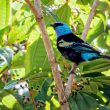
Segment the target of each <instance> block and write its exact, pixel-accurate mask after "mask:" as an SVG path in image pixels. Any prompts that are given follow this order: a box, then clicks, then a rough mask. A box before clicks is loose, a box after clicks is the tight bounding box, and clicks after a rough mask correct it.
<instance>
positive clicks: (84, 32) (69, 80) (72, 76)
mask: <svg viewBox="0 0 110 110" xmlns="http://www.w3.org/2000/svg"><path fill="white" fill-rule="evenodd" d="M98 4H99V0H94V3H93V5H92V8H91V11H90V14H89V17H88V20H87V23H86V25H85V28H84V31H83V33H82V39H83V40H85V39H86V35H87V33H88V30H89V27H90V24H91V22H92V19H93V17H94V15H95V12H96V8H97V6H98ZM76 68H77V65H76V64H75V63H74V64H73V74H70V76H69V78H68V82H67V86H66V89H65V93H66V95H67V97H68V96H69V95H70V93H71V89H72V84H73V80H75V79H74V73H75V70H76Z"/></svg>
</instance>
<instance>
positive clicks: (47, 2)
mask: <svg viewBox="0 0 110 110" xmlns="http://www.w3.org/2000/svg"><path fill="white" fill-rule="evenodd" d="M31 1H32V3H33V0H31ZM41 2H42V7H43V15H44V20H45V24H46V28H47V31H48V34H49V37H50V40H51V43H52V46H53V49H54V52H55V55H56V59H57V62H58V64H59V65H60V68H61V71H62V72H61V76H62V79H63V81H64V85H65V83H66V81H67V77H68V72H69V70H70V68H71V62H69V61H66V60H65V59H64V58H63V57H62V56H61V55H60V53H59V52H58V50H57V48H56V39H55V33H54V31H53V29H52V28H51V27H50V24H51V23H53V22H55V21H63V22H66V23H67V24H68V25H70V26H71V27H72V29H73V31H74V28H76V32H75V31H74V33H75V34H76V35H78V36H79V37H80V36H81V34H82V31H83V29H84V25H85V24H86V20H87V17H88V15H89V12H90V9H91V6H92V3H93V0H41ZM86 41H87V42H88V43H89V44H91V45H92V46H93V47H94V48H97V49H99V50H100V51H102V54H108V55H109V54H110V1H109V0H100V3H99V6H98V8H97V11H96V14H95V16H94V19H93V20H92V23H91V26H90V29H89V32H88V35H87V37H86ZM51 73H52V72H51V68H50V65H49V62H48V59H47V54H46V51H45V47H44V44H43V41H42V36H41V35H40V31H39V28H38V25H37V23H36V20H35V18H34V15H33V14H32V12H31V11H30V9H29V7H28V6H27V4H26V3H25V2H24V1H23V0H17V1H16V0H0V109H2V110H7V109H8V110H31V109H33V110H34V107H38V110H44V109H45V110H59V109H60V104H59V102H58V97H57V93H56V90H55V84H54V83H55V82H54V80H53V78H52V74H51ZM75 79H76V83H75V84H76V85H73V92H72V94H71V96H70V97H69V99H68V102H69V104H70V108H71V110H90V108H91V109H93V110H96V109H100V110H109V109H110V93H109V92H110V91H109V90H110V60H108V59H98V60H94V61H90V62H84V63H82V64H80V65H79V66H78V68H77V70H76V76H75ZM25 81H26V82H27V83H26V84H25V85H23V84H24V82H25ZM17 84H20V85H19V87H18V86H17ZM27 88H28V89H27ZM20 94H23V95H20ZM33 100H34V102H33ZM10 102H11V103H10ZM93 102H94V103H93Z"/></svg>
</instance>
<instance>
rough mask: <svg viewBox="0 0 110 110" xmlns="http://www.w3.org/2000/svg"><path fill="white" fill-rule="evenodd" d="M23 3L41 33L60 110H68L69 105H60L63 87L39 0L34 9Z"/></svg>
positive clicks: (62, 98)
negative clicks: (30, 12) (32, 14)
mask: <svg viewBox="0 0 110 110" xmlns="http://www.w3.org/2000/svg"><path fill="white" fill-rule="evenodd" d="M25 1H26V3H27V4H28V5H29V7H30V9H31V10H32V12H33V13H34V15H35V17H36V21H37V22H38V26H39V28H40V31H41V35H42V39H43V42H44V46H45V49H46V52H47V56H48V60H49V63H50V66H51V69H52V73H53V77H54V80H55V86H56V89H57V93H58V97H59V101H60V105H61V110H69V105H68V103H67V102H65V103H63V104H61V103H62V102H64V100H66V97H65V93H64V89H63V85H62V80H61V76H60V72H59V70H58V64H57V63H56V59H55V56H54V52H53V48H52V45H51V43H50V39H49V37H48V34H47V30H46V27H45V23H44V20H43V16H42V9H41V5H40V0H35V7H34V6H33V5H32V4H31V2H30V1H29V0H25Z"/></svg>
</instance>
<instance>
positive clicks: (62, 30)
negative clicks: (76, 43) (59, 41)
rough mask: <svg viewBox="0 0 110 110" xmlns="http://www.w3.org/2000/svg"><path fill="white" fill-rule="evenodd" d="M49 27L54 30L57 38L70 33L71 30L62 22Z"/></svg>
mask: <svg viewBox="0 0 110 110" xmlns="http://www.w3.org/2000/svg"><path fill="white" fill-rule="evenodd" d="M51 26H52V27H53V28H54V30H55V32H56V34H57V38H58V37H60V36H62V35H66V34H69V33H72V30H71V29H70V27H69V26H68V25H67V24H65V23H63V22H56V23H54V24H51Z"/></svg>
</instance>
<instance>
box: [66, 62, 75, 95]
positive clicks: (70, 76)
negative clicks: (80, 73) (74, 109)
mask: <svg viewBox="0 0 110 110" xmlns="http://www.w3.org/2000/svg"><path fill="white" fill-rule="evenodd" d="M76 68H77V64H76V63H74V64H73V68H72V71H71V73H70V75H69V77H68V82H67V86H66V88H65V94H66V96H67V97H69V95H70V94H71V89H72V84H73V80H74V75H75V70H76Z"/></svg>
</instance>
